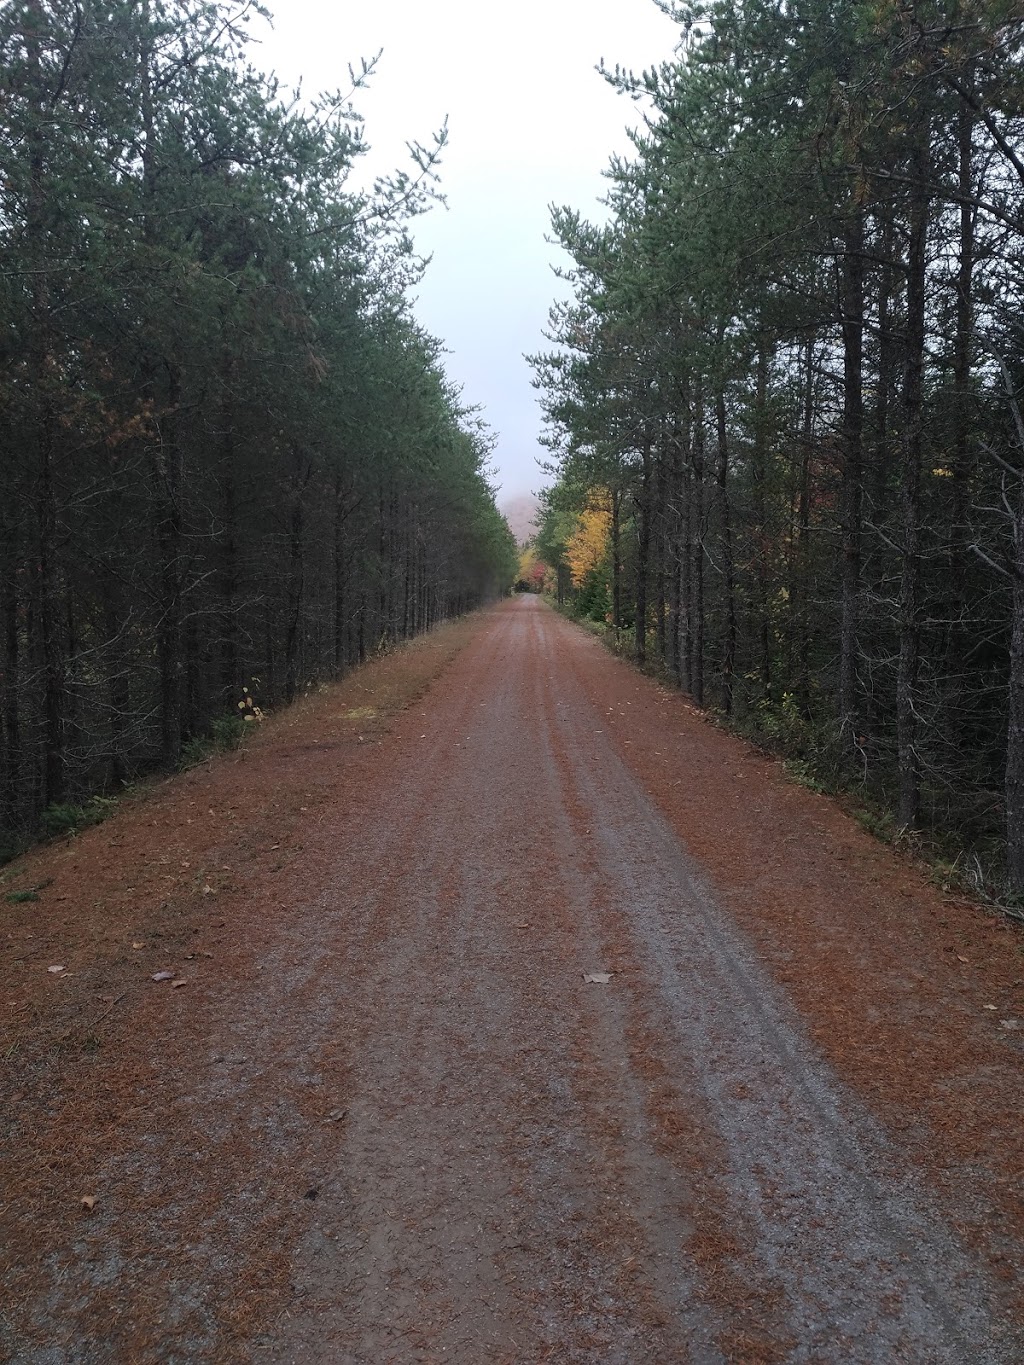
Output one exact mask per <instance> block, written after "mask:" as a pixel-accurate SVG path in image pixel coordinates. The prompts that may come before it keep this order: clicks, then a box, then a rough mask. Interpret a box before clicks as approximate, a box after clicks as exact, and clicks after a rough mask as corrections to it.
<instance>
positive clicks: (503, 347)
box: [253, 0, 679, 501]
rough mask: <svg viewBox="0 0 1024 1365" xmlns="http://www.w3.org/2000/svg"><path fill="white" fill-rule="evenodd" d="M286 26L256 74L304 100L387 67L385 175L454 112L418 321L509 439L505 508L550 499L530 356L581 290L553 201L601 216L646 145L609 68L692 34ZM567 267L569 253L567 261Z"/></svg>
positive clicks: (366, 23) (383, 0)
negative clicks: (611, 163) (553, 224)
mask: <svg viewBox="0 0 1024 1365" xmlns="http://www.w3.org/2000/svg"><path fill="white" fill-rule="evenodd" d="M270 7H271V8H272V9H273V11H274V29H273V32H269V31H267V29H266V28H265V26H264V25H262V24H260V25H259V26H258V27H257V26H256V25H254V26H253V36H254V37H258V38H260V39H261V42H262V45H261V48H260V49H259V50H258V52H257V53H254V54H253V55H254V59H255V64H256V65H257V66H260V67H262V68H263V69H264V70H268V71H269V70H274V71H276V72H277V74H278V75H279V76H280V77H281V78H282V80H284V81H285V82H286V83H287V84H289V85H293V84H295V83H296V82H297V81H298V79H299V78H300V77H301V78H302V81H303V93H304V94H312V93H314V92H315V91H317V90H322V89H331V90H334V89H338V88H339V87H345V86H346V85H347V83H348V77H347V68H348V65H349V64H350V63H351V64H352V65H353V66H358V62H359V60H360V58H363V57H366V58H369V57H372V56H374V55H375V54H376V52H377V51H378V50H380V49H383V56H382V58H381V61H380V64H379V66H378V68H377V71H376V74H375V75H374V77H373V81H372V85H371V88H370V89H369V91H364V92H361V93H360V94H359V95H358V97H357V99H356V106H357V108H358V109H359V111H360V113H361V114H362V115H363V116H364V117H365V119H366V126H367V139H368V141H369V142H370V144H371V146H372V153H371V155H370V157H369V158H367V159H366V161H365V163H364V164H365V165H366V166H367V167H368V168H369V169H371V170H372V171H373V172H374V173H380V172H382V171H386V170H388V169H390V168H393V167H397V166H400V165H402V164H403V161H404V158H405V156H406V153H405V143H406V142H407V141H411V140H418V141H420V142H422V143H424V144H429V142H430V136H431V133H432V131H433V130H434V129H436V128H439V127H440V126H441V124H442V122H443V121H444V119H445V117H446V116H447V119H448V130H449V145H448V148H447V150H446V152H445V156H444V163H443V165H442V168H441V180H442V184H441V188H442V190H443V191H444V193H445V195H446V196H447V199H448V205H449V207H448V209H447V210H445V209H444V208H442V207H437V208H434V209H433V210H432V211H431V212H430V213H429V214H428V215H426V216H425V217H423V218H420V219H418V220H416V221H415V222H414V224H413V236H414V238H415V241H416V245H417V248H418V250H420V251H421V252H423V253H425V254H432V255H433V262H432V264H431V266H430V269H429V271H428V273H427V276H426V278H425V280H424V282H423V284H422V286H421V287H420V290H419V293H418V302H417V306H416V314H417V317H418V318H419V320H420V322H421V323H422V324H423V326H425V327H426V328H427V330H428V331H429V332H431V333H433V334H434V335H435V336H437V337H439V338H440V339H441V340H442V341H443V342H444V343H445V345H446V347H447V348H448V350H449V351H450V355H449V356H448V357H447V361H446V368H447V371H448V374H449V375H450V376H451V378H452V379H453V380H454V381H455V382H456V383H458V384H460V385H461V386H462V388H463V397H464V399H465V400H466V401H467V402H468V403H473V404H479V405H480V407H481V408H482V409H483V416H484V418H485V419H486V421H487V422H488V423H489V424H490V426H491V427H492V428H493V429H494V431H495V433H496V435H497V446H496V449H495V453H494V465H495V468H496V472H497V481H498V483H499V484H500V485H501V494H500V495H499V501H501V500H503V499H504V498H506V497H513V496H517V495H519V494H522V493H526V492H530V491H532V490H536V489H537V488H538V487H540V485H541V484H542V482H543V478H542V475H541V472H540V470H539V469H538V467H537V458H538V456H541V455H543V451H542V448H541V447H540V446H539V444H538V440H537V438H538V434H539V431H540V425H541V423H540V412H539V409H538V408H537V403H536V398H537V395H536V393H535V391H534V389H533V388H532V387H531V384H530V378H531V371H530V368H529V366H528V365H527V364H526V362H525V361H524V360H523V354H524V352H532V351H537V350H542V349H545V347H546V343H545V341H544V339H543V336H542V329H543V328H544V326H545V324H546V319H547V310H548V308H549V306H550V304H551V302H552V300H553V299H554V297H555V296H556V293H557V292H558V291H559V290H560V289H562V288H564V286H561V285H560V284H559V281H557V280H556V279H555V277H554V275H553V274H552V271H551V266H552V264H553V263H555V262H558V261H559V260H560V257H561V253H560V252H558V250H557V249H556V248H555V247H552V246H550V245H548V244H547V243H546V242H545V240H544V238H545V234H546V232H547V230H548V226H549V212H548V205H549V204H550V203H552V202H555V203H559V204H571V205H572V206H573V207H576V208H579V209H580V210H581V211H582V212H583V213H584V214H585V215H586V216H588V217H598V216H600V215H601V214H602V212H603V210H602V209H601V208H600V206H599V204H598V199H599V197H600V196H601V195H602V194H603V193H604V189H605V185H604V182H603V180H602V177H601V172H602V170H603V169H604V168H605V167H606V166H607V164H608V159H609V157H610V156H611V155H612V154H613V153H614V152H616V151H618V152H624V151H627V150H628V145H629V144H628V141H627V138H626V135H625V129H626V127H627V126H630V125H636V124H637V123H638V122H639V121H640V111H639V109H638V108H637V106H636V105H635V104H633V103H632V102H631V101H630V100H629V99H627V98H625V97H624V96H621V95H617V94H616V92H615V91H614V90H613V89H612V88H611V87H610V86H609V85H608V84H607V82H605V81H604V80H603V79H602V78H601V76H599V75H598V74H597V72H596V71H595V70H594V67H595V66H596V64H597V63H598V62H599V61H600V60H601V59H602V58H604V60H605V61H606V62H607V64H608V65H609V66H614V65H615V63H616V62H618V63H619V64H620V65H621V66H624V67H629V68H632V69H634V70H640V69H642V68H644V67H649V66H652V65H655V64H656V63H658V62H660V61H663V60H665V59H666V58H668V57H669V56H670V55H671V54H672V51H673V48H674V45H675V42H676V40H677V38H678V35H679V31H678V28H677V27H676V25H675V24H673V23H672V22H671V21H670V20H669V19H668V18H666V16H665V15H664V14H663V13H662V12H661V11H660V10H659V9H657V7H656V6H655V4H654V3H653V0H518V3H516V4H512V5H500V6H499V5H496V4H487V3H480V2H479V0H375V2H374V0H369V2H368V3H363V4H356V3H352V2H351V0H341V3H338V0H276V3H275V2H274V0H270ZM562 263H564V258H562Z"/></svg>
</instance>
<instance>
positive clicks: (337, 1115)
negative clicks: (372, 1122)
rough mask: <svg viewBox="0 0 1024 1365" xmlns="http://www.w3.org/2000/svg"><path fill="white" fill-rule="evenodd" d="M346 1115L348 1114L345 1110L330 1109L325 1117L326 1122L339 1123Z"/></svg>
mask: <svg viewBox="0 0 1024 1365" xmlns="http://www.w3.org/2000/svg"><path fill="white" fill-rule="evenodd" d="M347 1113H348V1110H347V1109H332V1110H331V1112H330V1113H329V1114H328V1115H327V1122H328V1123H340V1122H341V1120H342V1119H343V1118H344V1117H345V1115H346V1114H347Z"/></svg>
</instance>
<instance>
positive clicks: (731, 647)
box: [715, 380, 736, 716]
mask: <svg viewBox="0 0 1024 1365" xmlns="http://www.w3.org/2000/svg"><path fill="white" fill-rule="evenodd" d="M715 427H716V431H717V436H718V464H717V468H716V471H715V477H716V480H717V482H718V503H719V512H720V515H721V518H722V545H721V555H722V581H723V585H724V587H725V636H724V639H723V642H722V710H723V711H724V712H725V714H726V715H727V716H731V715H732V709H733V687H734V681H735V672H736V568H735V564H734V561H733V546H732V497H731V494H730V491H729V434H728V428H727V426H726V415H725V389H724V388H723V387H722V383H721V380H719V384H718V387H717V389H716V391H715Z"/></svg>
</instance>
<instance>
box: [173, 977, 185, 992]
mask: <svg viewBox="0 0 1024 1365" xmlns="http://www.w3.org/2000/svg"><path fill="white" fill-rule="evenodd" d="M187 985H188V982H187V981H186V980H185V978H184V977H179V978H178V980H177V981H172V982H171V990H172V991H176V990H180V988H181V987H182V986H187Z"/></svg>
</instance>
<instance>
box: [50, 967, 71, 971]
mask: <svg viewBox="0 0 1024 1365" xmlns="http://www.w3.org/2000/svg"><path fill="white" fill-rule="evenodd" d="M46 970H47V971H48V972H66V971H67V968H66V967H47V969H46Z"/></svg>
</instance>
